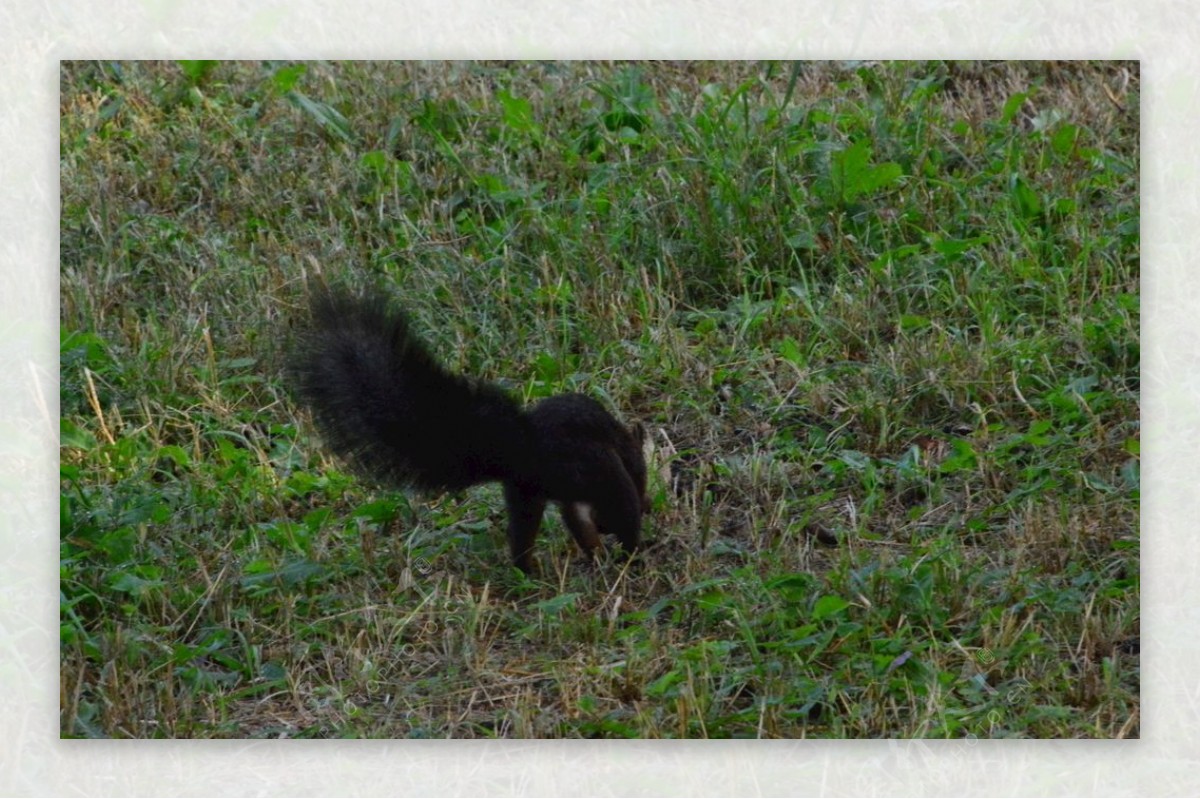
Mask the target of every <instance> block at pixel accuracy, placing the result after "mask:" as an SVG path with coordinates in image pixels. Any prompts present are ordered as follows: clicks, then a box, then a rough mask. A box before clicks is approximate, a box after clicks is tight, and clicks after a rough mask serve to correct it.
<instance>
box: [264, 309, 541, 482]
mask: <svg viewBox="0 0 1200 799" xmlns="http://www.w3.org/2000/svg"><path fill="white" fill-rule="evenodd" d="M288 372H289V375H290V378H291V383H292V386H293V388H294V390H295V392H296V394H297V396H298V398H299V399H300V400H301V402H302V403H303V404H304V405H306V406H307V407H308V408H309V409H310V410H311V411H312V414H313V418H314V420H315V421H316V424H317V427H318V429H319V430H320V431H321V434H322V436H323V437H324V438H325V440H326V442H327V443H328V445H329V447H330V449H332V450H333V451H334V452H336V453H337V454H339V455H341V456H342V457H343V458H346V459H347V460H348V461H349V462H350V463H351V464H352V465H353V466H354V467H355V468H356V469H357V470H358V471H360V472H362V473H364V474H366V475H369V476H371V477H374V478H376V479H382V480H385V481H388V482H391V483H395V484H400V485H413V486H417V487H419V488H427V489H450V490H454V489H460V488H465V487H467V486H469V485H474V484H476V483H481V482H488V481H491V480H514V479H515V480H520V479H521V478H522V476H523V475H525V474H528V473H529V470H530V468H531V466H530V464H528V463H527V461H528V460H529V458H530V457H531V456H530V448H531V442H532V435H531V432H530V426H529V421H528V419H527V418H526V416H525V414H523V413H522V411H521V409H520V407H519V406H518V405H517V403H516V402H515V401H514V400H513V399H512V398H511V397H509V396H508V395H507V394H505V393H504V392H503V391H502V390H500V389H499V388H497V387H495V386H492V385H488V384H486V383H481V382H475V381H472V380H469V379H467V378H464V377H461V376H459V375H454V374H450V373H449V372H447V371H446V370H444V369H443V368H442V367H441V366H440V365H439V364H438V363H437V361H435V360H434V358H433V356H432V355H431V354H430V353H429V351H428V349H426V347H425V345H424V343H423V342H422V341H421V340H420V339H419V338H418V337H417V336H415V335H414V334H413V332H412V330H411V328H410V326H409V321H408V318H407V317H406V316H405V315H404V313H403V312H402V311H401V310H400V309H399V308H396V307H395V306H393V305H392V304H391V303H390V302H389V301H388V299H387V295H386V294H384V293H383V292H375V293H367V294H363V295H357V294H352V293H350V292H349V291H347V290H345V289H323V288H322V289H318V290H316V291H314V293H313V297H312V323H311V327H309V328H308V329H307V330H306V331H304V332H303V333H301V335H300V336H299V338H298V340H297V343H296V345H295V347H294V348H293V350H292V352H291V356H290V358H289V363H288Z"/></svg>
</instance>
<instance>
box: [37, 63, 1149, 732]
mask: <svg viewBox="0 0 1200 799" xmlns="http://www.w3.org/2000/svg"><path fill="white" fill-rule="evenodd" d="M60 89H61V100H60V102H61V125H60V131H61V142H60V170H61V172H60V175H61V225H60V233H61V245H60V253H61V309H60V313H61V317H60V321H61V326H62V330H61V356H60V366H61V395H60V400H61V417H62V418H61V425H62V429H61V432H62V447H61V480H60V482H61V527H60V530H61V544H60V603H61V604H60V622H61V650H60V651H61V657H60V676H61V681H60V684H61V734H62V735H63V736H64V737H121V738H133V737H136V738H143V737H195V738H230V737H319V738H328V737H422V738H446V737H454V738H487V737H504V738H511V737H555V738H594V737H635V738H699V737H710V738H730V737H739V738H740V737H767V738H797V737H819V738H831V737H832V738H839V737H855V738H860V737H871V738H876V737H911V736H915V737H931V738H946V737H948V738H963V737H979V738H998V737H1016V738H1023V737H1047V738H1116V737H1137V736H1138V735H1139V728H1140V718H1139V701H1140V700H1139V685H1140V664H1139V635H1140V630H1139V593H1140V576H1139V548H1140V535H1139V502H1140V500H1139V441H1140V395H1139V392H1140V387H1139V366H1140V363H1139V359H1140V346H1139V307H1140V301H1139V291H1138V285H1139V277H1140V262H1139V261H1140V239H1139V214H1140V212H1139V157H1140V153H1139V134H1138V131H1139V124H1140V119H1139V104H1140V103H1139V96H1140V73H1139V68H1138V65H1137V64H1136V63H1134V62H1058V63H1040V62H1012V63H1008V62H899V63H890V62H883V63H881V62H854V63H848V62H847V63H808V62H805V63H758V62H754V63H750V62H725V63H722V62H704V63H632V64H624V63H589V62H574V63H536V62H535V63H465V62H456V63H404V62H398V63H363V62H358V63H315V62H314V63H302V64H298V63H274V62H265V63H264V62H247V63H226V62H208V61H182V62H166V63H149V62H136V63H130V62H64V63H63V65H62V70H61V86H60ZM313 280H328V281H345V282H350V283H355V284H361V285H367V284H370V285H374V286H380V287H382V288H381V290H387V291H389V292H391V293H392V294H393V295H394V296H395V297H397V298H398V299H399V300H400V301H401V302H402V303H403V304H404V305H405V307H406V308H407V309H408V311H409V313H410V314H411V315H412V317H413V320H414V325H415V326H416V327H417V328H419V329H420V331H421V333H422V335H423V336H424V337H425V338H426V340H427V341H428V342H429V345H430V347H431V349H432V350H433V351H434V352H435V353H437V355H438V357H439V358H440V359H441V360H442V361H443V362H444V363H445V364H446V365H447V367H448V368H450V369H452V370H454V371H457V372H462V373H466V374H469V375H472V376H478V377H480V378H485V379H487V380H490V381H494V382H497V383H499V384H501V385H502V386H504V387H505V388H506V389H508V390H509V391H510V392H511V393H512V394H513V395H514V396H517V397H519V398H521V399H523V400H524V401H526V402H532V401H536V400H537V399H539V398H541V397H546V396H549V395H553V394H556V393H560V392H564V391H578V392H582V393H585V394H588V395H590V396H593V397H595V398H596V399H598V400H600V401H601V402H602V403H604V404H605V405H606V406H607V407H609V408H611V409H612V410H613V411H614V412H615V413H616V414H617V415H618V416H620V417H621V418H622V419H624V420H626V421H630V422H632V421H640V422H641V423H642V424H643V425H644V426H645V428H646V430H647V432H648V446H647V460H648V465H649V467H650V496H651V499H652V508H651V513H650V514H649V516H648V517H647V522H646V525H645V528H644V531H643V535H644V538H645V540H646V541H647V544H648V546H647V547H646V549H645V551H644V552H642V553H641V554H640V555H639V556H638V557H637V558H636V559H635V560H634V561H632V562H628V563H627V562H623V561H622V560H621V559H620V558H619V557H616V556H615V555H614V556H611V557H609V556H606V557H605V558H603V559H602V560H601V562H600V563H599V564H596V565H591V564H587V563H584V562H583V561H582V560H581V558H580V557H579V556H578V553H577V552H576V551H575V550H574V548H573V547H574V545H573V544H572V543H571V541H570V536H569V535H567V533H566V531H565V530H564V529H563V527H562V524H561V522H560V521H559V519H558V517H557V515H556V514H553V515H547V520H546V522H545V523H544V524H543V530H542V535H541V537H540V545H539V548H538V552H537V561H538V564H539V570H538V573H537V574H535V575H534V576H532V577H525V576H523V575H522V574H521V573H520V572H518V571H517V570H515V569H514V568H513V567H512V565H511V563H510V561H509V558H508V553H507V549H506V544H505V540H504V525H505V521H506V519H505V513H504V506H503V499H502V495H501V491H500V489H499V487H498V486H495V485H492V486H484V487H478V488H473V489H470V490H467V491H464V492H458V493H454V494H445V495H436V494H422V493H414V492H405V491H399V490H395V489H393V488H389V487H386V486H381V485H377V484H373V483H371V482H370V481H368V480H364V479H362V478H360V477H359V476H357V475H355V474H352V473H351V472H350V471H349V469H348V468H347V466H346V464H344V463H343V462H341V461H339V460H338V459H337V458H336V457H334V456H333V455H331V453H329V452H328V451H327V450H326V449H324V448H323V446H322V443H321V439H320V436H319V435H318V434H317V432H316V430H315V429H314V428H313V427H312V425H311V421H310V419H309V418H308V416H307V415H306V413H305V412H304V410H303V409H302V408H300V407H299V406H298V405H297V404H296V403H295V402H294V400H293V398H292V396H291V395H290V393H289V390H288V386H287V383H286V382H285V380H284V377H283V370H282V365H283V363H284V360H285V357H286V353H287V346H288V342H289V341H290V340H291V338H292V337H293V336H294V334H295V332H296V330H297V329H298V326H300V325H303V324H304V321H305V318H306V308H307V289H306V284H307V283H309V282H311V281H313Z"/></svg>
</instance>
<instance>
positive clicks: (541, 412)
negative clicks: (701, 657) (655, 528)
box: [288, 287, 648, 573]
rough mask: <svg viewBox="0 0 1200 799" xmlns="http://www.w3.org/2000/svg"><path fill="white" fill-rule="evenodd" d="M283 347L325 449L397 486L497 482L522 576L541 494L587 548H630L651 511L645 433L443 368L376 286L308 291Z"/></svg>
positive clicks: (578, 402) (578, 401) (593, 409)
mask: <svg viewBox="0 0 1200 799" xmlns="http://www.w3.org/2000/svg"><path fill="white" fill-rule="evenodd" d="M311 310H312V324H311V326H310V327H309V328H308V329H307V330H305V331H303V332H302V333H301V334H300V335H299V336H298V338H297V341H296V344H295V346H294V347H293V348H292V351H291V354H290V357H289V363H288V373H289V377H290V382H291V384H292V388H293V390H294V391H295V393H296V395H297V397H298V398H299V399H300V401H301V402H302V403H303V404H304V405H306V406H307V407H308V408H309V409H310V410H311V411H312V415H313V418H314V420H315V421H316V424H317V428H318V429H319V430H320V432H321V434H322V435H323V437H324V439H325V441H326V443H327V444H328V446H329V447H330V448H331V449H332V450H333V451H334V452H335V453H337V454H338V455H340V456H342V457H343V458H345V459H346V460H347V461H348V462H349V463H350V464H351V465H352V466H353V467H355V469H356V470H357V471H359V472H360V473H364V474H366V475H367V476H369V477H372V478H374V479H377V480H381V481H383V482H385V483H390V484H393V485H397V486H414V487H416V488H420V489H426V490H448V491H453V490H459V489H463V488H466V487H468V486H472V485H476V484H479V483H488V482H494V481H498V482H501V483H503V485H504V501H505V504H506V505H507V508H508V544H509V548H510V550H511V553H512V559H513V563H514V564H515V565H516V566H517V567H518V568H520V569H521V570H522V571H524V572H526V573H529V572H530V571H531V568H532V554H533V544H534V539H535V538H536V537H537V532H538V527H539V526H540V525H541V519H542V513H543V511H544V510H545V507H546V503H547V501H551V500H552V501H556V502H558V503H560V504H561V506H562V517H563V521H564V523H565V524H566V526H567V529H568V530H570V532H571V535H572V536H573V537H574V539H575V541H576V542H577V543H578V544H579V546H580V548H581V549H582V550H583V551H584V552H585V553H587V554H589V555H591V554H594V553H595V551H596V550H597V548H598V547H599V546H600V535H599V534H600V533H608V534H612V535H615V536H616V537H617V539H618V540H619V541H620V542H621V545H622V547H623V548H624V549H625V550H626V551H627V552H629V553H633V552H634V551H635V550H636V549H637V547H638V544H639V539H640V534H641V521H642V520H641V517H642V514H643V513H645V512H646V510H647V509H648V502H647V499H646V462H645V459H644V457H643V454H642V442H643V440H644V437H645V433H644V431H643V429H642V427H641V425H640V424H634V425H632V426H631V427H625V426H624V425H622V424H621V423H620V422H618V421H617V420H616V419H615V418H614V417H613V416H612V414H610V413H609V412H608V411H607V410H605V409H604V406H602V405H601V404H600V403H599V402H597V401H596V400H594V399H591V398H590V397H586V396H583V395H582V394H560V395H557V396H553V397H548V398H546V399H543V400H541V401H540V402H538V403H537V404H535V405H534V406H533V407H532V408H530V409H528V410H524V409H522V408H521V407H520V405H519V404H518V403H517V402H516V400H514V399H513V398H512V397H510V396H509V395H508V394H507V393H505V392H504V391H503V390H501V389H500V388H499V387H498V386H495V385H492V384H490V383H486V382H482V381H478V380H472V379H470V378H466V377H463V376H461V375H455V374H451V373H449V372H447V371H446V370H445V369H443V368H442V367H441V365H439V364H438V362H437V361H436V360H435V359H434V357H433V356H432V355H431V354H430V352H429V350H428V349H427V348H426V346H425V344H424V342H422V341H421V340H420V338H418V337H417V336H416V335H415V334H414V333H413V332H412V329H411V327H410V324H409V320H408V317H407V316H406V315H405V313H404V312H403V311H402V310H401V309H400V308H398V307H397V306H396V305H395V304H394V303H393V302H392V301H391V300H390V299H389V298H388V295H387V294H386V293H384V292H381V291H378V290H376V291H369V292H365V293H351V292H350V291H348V290H346V289H344V288H334V289H328V288H323V287H322V288H318V289H315V290H314V291H313V293H312V302H311Z"/></svg>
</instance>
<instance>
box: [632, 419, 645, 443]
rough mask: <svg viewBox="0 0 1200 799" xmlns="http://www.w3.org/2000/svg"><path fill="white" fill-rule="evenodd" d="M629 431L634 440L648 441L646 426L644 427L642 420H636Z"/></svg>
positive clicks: (639, 441)
mask: <svg viewBox="0 0 1200 799" xmlns="http://www.w3.org/2000/svg"><path fill="white" fill-rule="evenodd" d="M629 433H630V435H632V436H633V440H634V441H636V442H637V443H639V444H645V443H646V428H644V427H642V423H641V422H634V423H633V424H631V425H629Z"/></svg>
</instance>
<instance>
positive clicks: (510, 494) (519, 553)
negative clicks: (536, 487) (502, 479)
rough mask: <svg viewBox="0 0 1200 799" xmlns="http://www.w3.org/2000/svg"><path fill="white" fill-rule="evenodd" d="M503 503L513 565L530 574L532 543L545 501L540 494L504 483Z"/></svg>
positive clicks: (535, 536) (540, 520) (531, 569)
mask: <svg viewBox="0 0 1200 799" xmlns="http://www.w3.org/2000/svg"><path fill="white" fill-rule="evenodd" d="M504 502H505V504H506V505H507V506H508V548H509V551H510V552H511V553H512V559H513V564H514V565H515V566H516V567H517V568H518V569H520V570H521V571H523V572H525V573H526V574H530V573H532V572H533V543H534V541H535V540H536V539H537V534H538V527H540V526H541V524H542V513H543V512H544V511H545V510H546V499H545V497H543V496H541V495H540V494H536V493H532V492H529V491H523V490H522V489H521V488H520V487H519V486H517V485H514V484H513V483H505V484H504Z"/></svg>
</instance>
